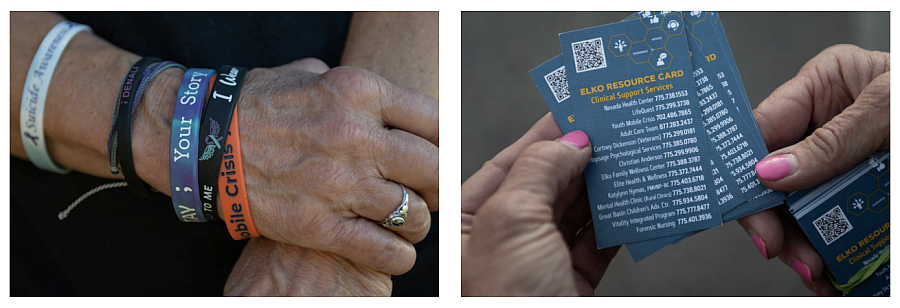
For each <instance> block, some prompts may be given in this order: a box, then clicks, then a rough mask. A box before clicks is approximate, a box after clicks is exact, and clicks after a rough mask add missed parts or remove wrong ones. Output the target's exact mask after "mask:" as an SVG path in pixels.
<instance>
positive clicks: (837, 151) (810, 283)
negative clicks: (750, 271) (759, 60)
mask: <svg viewBox="0 0 900 308" xmlns="http://www.w3.org/2000/svg"><path fill="white" fill-rule="evenodd" d="M890 78H891V73H890V54H889V53H884V52H877V51H867V50H863V49H861V48H859V47H856V46H852V45H837V46H832V47H829V48H827V49H825V50H824V51H822V52H821V53H820V54H819V55H817V56H816V57H814V58H813V59H812V60H810V61H809V62H808V63H806V65H804V66H803V68H802V69H801V70H800V73H798V74H797V76H796V77H794V78H793V79H791V80H789V81H788V82H786V83H785V84H784V85H782V86H781V87H779V88H778V89H777V90H775V92H773V93H772V95H770V96H769V97H768V98H766V100H764V101H763V102H762V103H760V105H759V108H757V109H756V110H754V112H753V114H754V116H755V117H756V122H757V123H758V124H759V129H760V131H761V133H762V136H763V139H764V140H765V141H766V146H767V147H768V148H769V150H770V151H771V150H774V151H773V152H772V153H771V154H769V155H768V156H767V157H766V158H765V159H763V160H762V161H760V162H759V163H758V164H757V165H756V171H757V175H758V176H759V179H760V181H761V182H762V183H763V185H765V186H767V187H769V188H772V189H774V190H778V191H793V190H801V189H805V188H809V187H812V186H815V185H817V184H819V183H822V182H824V181H825V180H828V179H830V178H832V177H834V176H835V175H837V174H839V173H841V172H844V171H846V170H848V169H850V168H851V167H853V166H855V165H856V164H858V163H859V162H861V161H862V160H863V159H865V158H866V157H868V156H869V155H871V154H872V153H874V152H875V151H877V150H887V149H889V147H890V101H891V100H890ZM791 220H793V217H792V216H791V215H790V214H789V213H785V212H784V211H783V210H781V209H770V210H766V211H763V212H760V213H757V214H754V215H750V216H748V217H745V218H742V219H739V220H738V222H739V223H740V224H741V226H743V227H744V229H746V230H747V232H748V233H749V234H750V235H751V237H753V241H754V243H755V244H756V246H757V248H759V250H760V252H761V253H762V254H763V257H765V258H766V259H769V258H772V257H775V256H777V257H778V258H780V259H781V261H783V262H784V263H785V264H788V265H789V266H791V267H792V268H793V269H794V271H796V272H797V273H798V274H799V275H800V276H801V277H802V280H803V283H804V284H806V286H807V287H808V288H809V289H810V290H812V291H814V292H817V294H820V295H840V294H841V293H840V292H838V291H837V290H836V289H835V288H834V286H832V285H831V282H830V281H829V280H828V278H827V277H826V276H825V275H823V273H822V271H823V269H824V263H823V261H822V258H821V257H820V256H819V254H818V253H817V252H816V250H815V248H813V246H812V244H810V242H809V240H808V239H807V238H806V236H804V234H803V232H802V230H800V229H799V228H797V227H796V226H794V224H792V223H791Z"/></svg>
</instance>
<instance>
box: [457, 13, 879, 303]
mask: <svg viewBox="0 0 900 308" xmlns="http://www.w3.org/2000/svg"><path fill="white" fill-rule="evenodd" d="M631 13H633V12H594V13H581V12H579V13H569V12H566V13H541V12H523V13H518V12H513V13H495V12H485V13H482V12H463V13H462V179H463V181H465V180H466V179H468V178H469V177H470V176H471V175H472V174H473V173H475V171H477V170H478V169H479V168H481V165H482V164H483V163H484V162H485V161H487V160H489V159H491V158H492V157H493V156H494V155H496V154H497V153H498V152H500V151H501V150H503V148H505V147H506V146H508V145H510V144H512V143H513V142H514V141H515V140H516V139H518V138H519V137H520V136H522V134H524V133H525V132H526V131H527V130H528V128H529V127H531V126H532V125H533V124H534V123H535V122H536V121H537V120H538V119H540V118H541V117H542V116H544V115H545V114H546V113H547V112H549V110H548V109H547V106H546V105H545V104H544V102H543V100H542V99H541V95H540V93H539V92H538V90H537V88H535V86H534V82H533V81H532V80H531V77H530V76H529V75H528V71H529V70H531V69H532V68H534V67H536V66H538V65H540V64H541V63H543V62H544V61H546V60H549V59H550V58H552V57H554V56H556V55H558V54H559V53H560V49H559V37H558V34H559V33H562V32H567V31H571V30H577V29H581V28H587V27H592V26H597V25H602V24H607V23H613V22H617V21H620V20H622V19H623V18H625V17H627V16H628V15H630V14H631ZM720 18H721V20H722V25H723V27H724V28H725V32H726V34H727V36H728V41H729V43H731V49H732V51H733V52H734V59H735V62H736V64H737V66H738V69H739V71H740V73H741V77H742V79H743V81H744V87H745V88H746V90H747V96H748V97H749V99H750V104H751V105H752V106H753V107H754V108H755V107H756V106H757V105H758V104H759V102H761V101H762V100H763V99H765V98H766V97H767V96H768V95H769V94H770V93H772V91H774V90H775V89H776V88H777V87H778V86H779V85H781V84H782V83H784V82H785V81H787V80H788V79H790V78H792V77H794V75H796V74H797V72H798V71H799V70H800V67H801V66H803V64H805V63H806V62H807V61H808V60H809V59H811V58H812V57H813V56H815V55H816V54H818V53H819V52H820V51H822V50H823V49H825V48H826V47H828V46H831V45H834V44H854V45H857V46H860V47H862V48H865V49H869V50H878V51H885V52H890V16H889V13H888V12H721V14H720ZM800 279H801V278H800V277H799V276H797V274H795V273H794V271H793V270H791V268H790V267H788V266H787V265H784V264H783V263H782V262H781V261H780V260H778V259H772V260H770V261H766V260H765V259H763V257H762V255H761V254H760V253H759V251H758V250H756V247H755V246H754V245H753V242H752V241H751V239H750V237H749V236H747V234H746V233H745V232H744V230H743V229H742V228H741V226H740V225H738V224H737V222H730V223H727V224H725V225H723V226H721V227H717V228H714V229H711V230H708V231H705V232H702V233H700V234H698V235H694V236H692V237H690V238H688V239H686V240H684V241H683V242H681V243H679V244H678V245H670V246H668V247H666V248H664V249H663V250H661V251H659V252H657V253H655V254H653V255H652V256H650V257H648V258H646V259H644V260H642V261H641V262H640V263H634V261H632V259H631V256H630V255H629V253H628V251H627V249H626V248H623V249H622V250H620V251H619V254H618V256H616V258H615V259H614V260H613V262H612V264H611V265H610V267H609V270H608V271H607V273H606V275H605V276H604V277H603V280H602V281H601V282H600V285H599V286H598V287H597V290H596V292H595V293H596V294H597V295H619V296H632V295H660V296H680V295H713V296H714V295H722V296H741V295H746V296H754V295H769V296H795V295H809V296H812V295H814V294H813V293H812V292H810V291H809V290H807V289H806V288H805V287H804V286H803V283H802V282H801V280H800Z"/></svg>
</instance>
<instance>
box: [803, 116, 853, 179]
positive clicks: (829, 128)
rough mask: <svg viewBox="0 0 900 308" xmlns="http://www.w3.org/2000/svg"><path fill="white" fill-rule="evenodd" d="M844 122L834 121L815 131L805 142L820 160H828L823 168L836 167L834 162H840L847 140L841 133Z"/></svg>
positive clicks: (811, 152)
mask: <svg viewBox="0 0 900 308" xmlns="http://www.w3.org/2000/svg"><path fill="white" fill-rule="evenodd" d="M841 126H842V124H840V123H836V122H834V121H832V122H829V123H828V124H826V125H825V126H822V127H820V128H819V129H816V130H815V131H813V133H812V134H811V135H809V137H807V138H806V141H807V142H805V143H804V145H805V148H806V149H807V150H808V151H809V152H810V154H812V155H814V156H815V157H816V158H818V160H820V161H822V162H826V164H824V165H823V166H819V167H822V168H835V167H836V166H835V164H834V163H840V162H841V161H843V160H842V159H841V153H842V151H841V150H842V149H844V146H845V144H844V143H845V142H844V140H843V139H844V138H843V137H842V133H841Z"/></svg>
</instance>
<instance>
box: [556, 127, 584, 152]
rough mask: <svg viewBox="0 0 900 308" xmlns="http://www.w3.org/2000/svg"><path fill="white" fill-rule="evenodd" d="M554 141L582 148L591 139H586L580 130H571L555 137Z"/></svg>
mask: <svg viewBox="0 0 900 308" xmlns="http://www.w3.org/2000/svg"><path fill="white" fill-rule="evenodd" d="M556 141H557V142H562V143H565V144H568V145H570V146H572V147H574V148H576V149H581V148H584V147H586V146H587V145H588V144H589V143H591V141H590V140H589V139H588V136H587V134H585V133H584V132H583V131H580V130H573V131H571V132H569V133H568V134H566V135H565V136H562V137H560V138H559V139H556Z"/></svg>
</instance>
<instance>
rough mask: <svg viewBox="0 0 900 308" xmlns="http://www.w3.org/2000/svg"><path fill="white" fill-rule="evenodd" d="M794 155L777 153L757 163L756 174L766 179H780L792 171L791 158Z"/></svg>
mask: <svg viewBox="0 0 900 308" xmlns="http://www.w3.org/2000/svg"><path fill="white" fill-rule="evenodd" d="M788 155H790V156H791V157H790V158H793V155H791V154H785V155H777V156H772V157H769V158H766V159H763V160H762V161H761V162H759V163H757V164H756V174H757V175H759V177H760V178H762V179H763V180H766V181H778V180H780V179H782V178H784V177H786V176H787V175H788V174H790V173H791V159H790V158H789V157H788Z"/></svg>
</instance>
